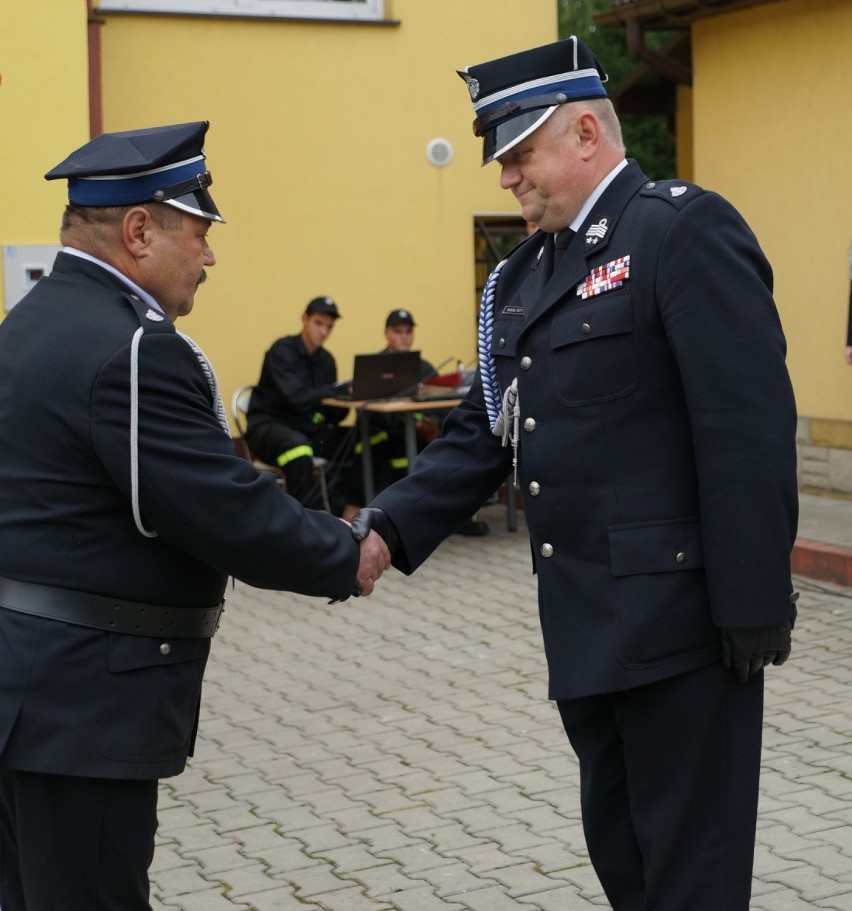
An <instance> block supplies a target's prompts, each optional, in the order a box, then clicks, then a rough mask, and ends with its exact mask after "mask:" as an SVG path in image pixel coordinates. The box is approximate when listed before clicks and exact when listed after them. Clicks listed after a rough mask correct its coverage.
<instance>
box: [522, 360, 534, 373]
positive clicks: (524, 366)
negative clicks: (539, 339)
mask: <svg viewBox="0 0 852 911" xmlns="http://www.w3.org/2000/svg"><path fill="white" fill-rule="evenodd" d="M530 367H532V358H531V357H522V358H521V370H529V369H530Z"/></svg>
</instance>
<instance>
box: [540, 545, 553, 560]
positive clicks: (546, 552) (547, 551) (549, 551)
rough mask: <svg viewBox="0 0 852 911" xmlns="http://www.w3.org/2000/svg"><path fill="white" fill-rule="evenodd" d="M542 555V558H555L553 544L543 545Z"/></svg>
mask: <svg viewBox="0 0 852 911" xmlns="http://www.w3.org/2000/svg"><path fill="white" fill-rule="evenodd" d="M541 555H542V557H552V556H553V545H552V544H542V545H541Z"/></svg>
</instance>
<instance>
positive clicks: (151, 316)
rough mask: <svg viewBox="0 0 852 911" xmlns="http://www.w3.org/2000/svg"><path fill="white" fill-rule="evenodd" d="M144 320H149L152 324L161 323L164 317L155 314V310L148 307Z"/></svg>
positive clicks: (160, 314)
mask: <svg viewBox="0 0 852 911" xmlns="http://www.w3.org/2000/svg"><path fill="white" fill-rule="evenodd" d="M145 319H149V320H151V322H152V323H161V322H162V321H163V320H164V319H165V317H164V316H163V314H162V313H157V311H156V310H154V309H153V308H151V307H149V308H148V310H147V311H146V313H145Z"/></svg>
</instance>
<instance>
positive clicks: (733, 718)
mask: <svg viewBox="0 0 852 911" xmlns="http://www.w3.org/2000/svg"><path fill="white" fill-rule="evenodd" d="M460 75H462V76H463V78H464V79H465V81H466V83H467V88H468V90H469V92H470V95H471V98H472V99H473V105H474V112H475V116H476V120H475V122H474V131H475V133H476V135H477V136H480V137H482V139H483V141H484V156H483V163H487V162H490V161H497V163H498V164H499V166H500V169H501V170H500V182H501V186H502V187H503V188H504V189H508V190H510V191H511V192H512V194H513V195H514V196H515V197H516V198H517V200H518V202H519V204H520V206H521V211H522V214H523V216H524V218H525V219H526V220H527V221H528V222H531V223H533V224H535V225H536V226H537V227H538V229H539V230H537V231H536V233H534V234H533V235H531V236H530V237H529V238H528V239H526V240H525V241H524V242H522V243H521V244H520V245H519V246H518V247H517V248H516V249H515V250H514V251H513V252H512V253H511V254H510V255H509V256H508V257H507V258H506V260H505V261H504V262H503V263H501V264H500V265H499V266H498V267H497V269H496V270H495V272H494V273H492V275H491V277H490V278H489V281H488V283H487V285H486V289H485V291H484V293H483V302H482V313H481V319H480V352H479V354H480V356H479V376H478V377H477V380H476V382H475V383H474V385H473V387H472V389H471V391H470V393H469V395H468V396H467V398H466V399H465V400H464V401H463V402H462V403H461V404H460V405H459V407H458V408H456V409H455V411H454V412H452V413H451V414H450V415H449V416H448V417H447V419H446V421H445V422H444V427H443V433H442V436H441V437H440V438H439V439H438V440H436V441H435V442H434V443H433V444H431V445H430V446H429V447H427V449H426V450H425V451H424V452H423V454H422V456H421V457H420V459H419V460H418V462H417V465H416V467H415V470H414V472H413V473H412V474H411V475H410V476H409V477H408V478H406V479H404V480H402V481H400V482H398V483H397V484H395V485H393V486H392V487H390V488H388V489H387V490H385V491H383V492H382V493H380V494H379V495H378V496H377V497H376V498H375V499H374V501H373V503H372V504H370V506H369V507H368V508H367V509H365V510H364V511H362V514H360V515H359V516H357V517H356V520H355V522H356V524H359V525H361V524H363V525H369V526H372V527H374V528H377V529H379V530H380V531H381V532H382V534H383V535H384V536H385V537H386V539H387V540H388V543H389V545H391V552H392V555H393V562H394V564H395V565H396V566H397V567H399V568H400V569H401V570H403V571H404V572H406V573H410V572H413V571H414V570H415V569H416V568H417V567H418V566H419V565H420V564H421V563H422V562H423V561H424V560H425V559H426V558H427V557H428V556H429V554H430V553H431V552H432V551H433V550H434V549H435V547H436V546H437V544H438V543H439V542H440V541H441V540H442V539H443V538H445V537H446V536H447V535H449V534H451V533H452V532H453V531H454V530H455V528H456V527H458V525H459V524H461V522H463V521H464V519H465V517H466V516H467V515H469V514H470V512H471V511H472V510H473V509H474V508H476V507H477V506H478V505H479V504H480V503H481V502H482V501H483V500H484V499H485V497H486V496H487V495H488V494H489V493H490V492H491V491H492V490H494V489H495V488H496V487H497V485H498V484H499V483H500V481H501V480H502V479H503V478H504V477H505V476H506V473H507V471H508V470H509V468H510V466H511V465H512V464H513V461H515V460H516V470H517V482H518V485H519V487H520V490H521V494H522V497H523V506H524V512H525V516H526V521H527V525H528V528H529V533H530V539H531V544H532V555H533V564H534V567H533V568H534V572H535V573H536V574H537V576H538V603H539V613H540V618H541V625H542V631H543V638H544V646H545V652H546V655H547V662H548V669H549V680H550V683H549V695H550V698H552V699H553V700H555V701H556V703H557V706H558V709H559V712H560V715H561V719H562V722H563V725H564V727H565V730H566V733H567V736H568V738H569V740H570V743H571V745H572V747H573V749H574V750H575V752H576V753H577V756H578V757H579V761H580V783H581V801H582V813H583V823H584V830H585V834H586V840H587V844H588V849H589V854H590V858H591V861H592V863H593V865H594V868H595V870H596V872H597V874H598V876H599V878H600V881H601V883H602V885H603V888H604V890H605V892H606V895H607V897H608V899H609V901H610V902H611V904H612V907H613V908H614V909H615V911H642V909H649V908H654V911H686V909H689V911H721V909H725V911H746V909H747V908H748V905H749V895H750V889H751V871H752V860H753V851H754V835H755V825H756V812H757V799H758V778H759V764H760V748H761V729H762V718H763V668H764V666H766V665H767V664H769V663H772V664H776V665H777V664H782V663H783V662H784V661H785V660H786V658H787V656H788V654H789V652H790V648H791V627H792V622H793V620H794V614H795V598H796V595H795V593H794V592H793V591H792V587H791V577H790V559H789V558H790V550H791V547H792V544H793V541H794V538H795V533H796V522H797V487H796V453H795V430H796V414H795V404H794V399H793V393H792V390H791V385H790V381H789V378H788V374H787V370H786V367H785V341H784V336H783V334H782V329H781V326H780V323H779V319H778V314H777V311H776V308H775V305H774V302H773V298H772V273H771V269H770V266H769V264H768V263H767V261H766V259H765V257H764V255H763V253H762V252H761V250H760V247H759V246H758V243H757V241H756V239H755V237H754V235H753V234H752V232H751V231H750V230H749V228H748V226H747V225H746V223H745V222H744V220H743V219H742V217H741V216H740V215H739V214H738V213H737V212H736V211H735V210H734V208H733V207H732V206H731V205H730V204H729V203H727V202H726V201H725V200H724V199H723V198H721V197H720V196H718V195H717V194H716V193H713V192H709V191H706V190H704V189H702V188H700V187H698V186H695V185H693V184H689V183H685V182H683V181H679V180H662V181H654V180H649V179H648V178H647V177H646V176H645V175H644V174H643V173H642V171H641V170H640V168H639V166H638V164H637V163H636V162H635V161H632V160H628V159H625V151H624V146H623V143H622V140H621V130H620V126H619V123H618V120H617V117H616V116H615V112H614V110H613V107H612V104H611V102H610V101H609V99H608V98H607V97H606V91H605V88H604V83H605V81H606V76H605V73H604V71H603V69H602V67H601V65H600V63H599V62H598V60H597V59H596V58H595V57H594V55H593V54H592V53H591V51H590V50H589V49H588V48H587V47H585V46H584V45H583V44H582V43H581V42H580V41H578V40H577V39H576V38H569V39H566V40H563V41H559V42H556V43H554V44H550V45H546V46H543V47H539V48H534V49H532V50H527V51H522V52H520V53H517V54H513V55H511V56H509V57H504V58H500V59H497V60H492V61H490V62H487V63H483V64H481V65H478V66H471V67H468V68H467V69H466V70H465V71H464V72H463V73H461V74H460Z"/></svg>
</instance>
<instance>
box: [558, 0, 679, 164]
mask: <svg viewBox="0 0 852 911" xmlns="http://www.w3.org/2000/svg"><path fill="white" fill-rule="evenodd" d="M556 3H557V10H558V13H559V35H560V37H562V38H567V37H569V36H570V35H576V36H577V37H578V38H579V39H580V40H581V41H582V42H583V43H584V44H587V45H588V46H589V47H590V48H591V50H592V52H593V53H594V54H595V56H596V57H597V58H598V59H599V60H600V61H601V63H602V64H603V66H604V69H605V70H606V71H607V73H608V74H609V83H608V86H609V88H612V86H615V85H618V84H619V82H621V80H622V79H624V78H625V77H626V76H627V75H628V74H629V73H630V72H632V71H633V70H634V69H635V68H636V66H637V63H636V61H634V60H632V59H631V57H630V55H629V54H628V53H627V40H626V38H625V34H624V29H621V28H605V29H602V28H599V27H598V26H597V25H595V22H594V18H593V17H594V15H595V13H599V12H603V11H604V10H608V9H609V8H610V7H611V3H610V2H609V0H556ZM667 36H668V33H663V32H658V33H648V34H647V36H646V37H647V41H648V44H649V46H651V47H656V46H659V45H660V44H662V42H663V41H664V40H665V39H666V37H667ZM620 119H621V127H622V131H623V133H624V142H625V145H626V146H627V154H628V155H629V156H630V157H631V158H635V159H636V160H637V161H638V162H639V164H640V166H641V167H642V170H643V171H645V173H646V174H647V175H648V176H649V177H658V178H665V177H673V176H674V175H675V145H674V137H673V136H671V135H670V134H669V128H668V123H667V122H666V117H664V116H663V115H656V116H654V115H639V114H623V115H621V118H620Z"/></svg>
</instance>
